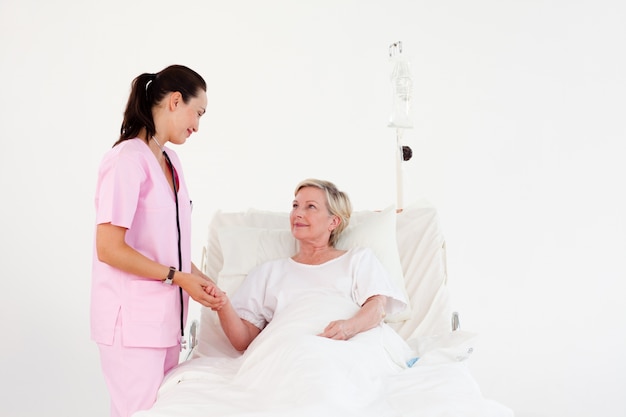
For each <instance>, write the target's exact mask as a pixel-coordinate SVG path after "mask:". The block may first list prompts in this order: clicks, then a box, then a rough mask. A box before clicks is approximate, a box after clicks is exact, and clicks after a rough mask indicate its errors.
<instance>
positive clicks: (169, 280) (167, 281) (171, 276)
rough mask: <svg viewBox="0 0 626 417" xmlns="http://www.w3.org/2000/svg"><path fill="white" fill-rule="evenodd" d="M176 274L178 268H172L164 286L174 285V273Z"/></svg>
mask: <svg viewBox="0 0 626 417" xmlns="http://www.w3.org/2000/svg"><path fill="white" fill-rule="evenodd" d="M175 272H176V268H174V267H173V266H170V271H169V272H168V273H167V278H165V280H164V281H163V283H164V284H167V285H172V283H173V282H174V273H175Z"/></svg>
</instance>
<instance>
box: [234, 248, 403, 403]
mask: <svg viewBox="0 0 626 417" xmlns="http://www.w3.org/2000/svg"><path fill="white" fill-rule="evenodd" d="M377 294H381V295H385V296H387V297H388V302H387V306H386V311H388V312H389V313H395V312H398V311H399V310H400V309H402V308H404V307H405V305H406V304H405V302H404V301H403V298H402V295H401V293H400V292H399V291H398V290H396V289H395V288H394V287H393V286H392V284H391V283H390V282H389V280H388V279H387V274H386V272H385V270H384V268H383V267H382V265H381V264H380V262H379V261H378V260H377V258H376V257H375V255H374V254H373V252H372V251H371V250H369V249H364V248H356V249H352V250H350V251H348V252H347V253H346V254H344V255H342V256H341V257H339V258H336V259H333V260H331V261H329V262H326V263H324V264H322V265H304V264H299V263H297V262H295V261H293V260H291V259H283V260H276V261H270V262H268V263H266V264H264V265H261V266H260V267H258V268H256V269H255V270H254V271H253V272H251V273H250V274H249V275H248V277H247V278H246V280H245V281H244V283H243V284H242V285H241V287H240V288H239V290H237V292H236V294H235V295H234V296H233V298H232V303H233V306H235V308H236V310H237V311H238V313H239V314H240V315H241V316H242V317H243V318H245V319H246V320H248V321H250V322H251V323H253V324H255V325H257V326H258V327H260V328H263V331H262V332H261V333H260V334H259V336H257V338H256V339H255V340H254V341H253V342H252V343H251V344H250V346H249V347H248V349H247V350H246V352H245V353H244V355H243V357H242V363H241V366H240V368H239V370H238V372H237V376H236V377H235V378H234V382H235V385H236V386H239V388H240V390H241V391H242V392H245V393H246V394H245V396H244V397H246V396H251V397H252V398H254V399H255V400H254V403H255V407H256V409H257V410H263V411H265V412H268V413H269V414H271V415H273V416H278V415H281V414H280V411H281V410H283V409H284V410H285V412H286V415H295V414H293V413H294V412H295V413H296V414H297V415H301V416H309V415H311V416H313V415H316V416H317V415H320V414H325V413H326V414H327V413H328V411H329V410H333V411H334V412H336V413H337V414H335V415H341V416H352V415H355V416H356V415H359V416H366V415H367V416H369V415H376V416H395V415H396V414H395V412H394V410H393V408H392V407H390V406H389V404H388V403H387V402H386V400H385V399H384V393H385V378H386V377H389V376H391V375H394V374H396V373H398V372H400V371H401V370H403V369H405V368H406V360H407V359H408V358H409V357H410V356H411V355H412V354H414V352H412V351H411V349H410V348H409V347H408V345H406V342H405V341H404V340H403V339H402V338H401V337H400V336H398V334H397V333H396V332H395V331H393V330H392V329H391V328H390V327H389V326H387V325H386V324H385V323H381V324H380V325H379V326H377V327H375V328H373V329H370V330H368V331H365V332H362V333H359V334H357V335H356V336H354V337H353V338H351V339H350V340H347V341H343V340H332V339H328V338H324V337H319V336H317V334H319V333H321V332H322V331H323V330H324V328H325V327H326V325H328V323H330V322H331V321H333V320H339V319H348V318H350V317H352V316H353V315H354V314H355V313H356V312H357V311H358V309H359V308H360V306H361V305H362V304H363V303H364V302H365V301H366V300H367V299H368V298H369V297H371V296H373V295H377ZM242 400H243V398H242ZM244 401H245V400H244ZM287 410H288V412H287Z"/></svg>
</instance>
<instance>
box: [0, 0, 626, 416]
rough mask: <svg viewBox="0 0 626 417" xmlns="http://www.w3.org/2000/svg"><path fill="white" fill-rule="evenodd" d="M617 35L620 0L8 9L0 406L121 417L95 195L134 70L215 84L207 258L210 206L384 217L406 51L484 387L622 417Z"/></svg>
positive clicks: (420, 136) (557, 409)
mask: <svg viewBox="0 0 626 417" xmlns="http://www.w3.org/2000/svg"><path fill="white" fill-rule="evenodd" d="M625 21H626V3H624V2H623V1H618V0H615V1H610V0H593V1H592V0H554V1H540V0H535V1H532V0H529V1H521V0H520V1H510V0H509V1H496V0H491V1H490V0H476V1H465V0H450V1H415V0H404V1H402V0H385V1H382V0H381V1H371V0H370V1H365V0H362V1H356V0H355V1H347V0H316V1H297V2H296V1H287V0H284V1H279V0H268V1H263V2H261V1H255V0H235V1H219V2H218V1H214V0H210V1H203V0H181V1H177V2H171V1H163V0H158V1H157V0H150V1H148V0H146V1H126V0H125V1H121V0H108V1H97V2H96V1H78V0H76V1H71V0H62V1H35V0H0V59H1V61H0V86H1V87H0V92H1V93H0V94H1V95H0V97H1V100H0V132H1V137H2V158H1V161H0V181H1V183H0V185H1V190H2V197H1V205H0V210H1V214H2V215H1V216H0V236H1V237H0V244H1V251H0V256H1V260H2V274H1V277H2V279H1V282H2V284H1V285H0V288H1V289H0V312H1V318H2V320H1V324H0V326H1V327H0V330H1V331H2V334H3V343H2V347H1V348H0V349H1V350H0V370H1V372H2V374H1V375H2V389H1V390H0V414H1V415H2V416H12V417H19V416H43V415H48V416H64V417H66V416H87V415H88V416H92V417H104V416H107V415H108V394H107V392H106V388H105V385H104V382H103V379H102V376H101V373H100V365H99V357H98V352H97V348H96V345H95V344H94V343H93V342H91V341H90V339H89V325H88V324H89V322H88V312H89V291H90V266H91V255H92V239H93V220H94V209H93V193H94V188H95V180H96V171H97V167H98V164H99V161H100V158H101V156H102V154H103V153H104V152H106V150H107V149H109V148H110V147H111V145H112V144H113V142H114V141H115V140H116V139H117V136H118V134H119V126H120V123H121V117H122V111H123V109H124V105H125V103H126V99H127V96H128V92H129V86H130V82H131V80H132V79H133V78H134V77H135V76H137V75H138V74H140V73H142V72H156V71H158V70H160V69H162V68H163V67H165V66H166V65H169V64H173V63H179V64H185V65H188V66H190V67H192V68H194V69H195V70H197V71H198V72H200V73H201V74H202V75H203V76H204V78H205V79H206V81H207V84H208V97H209V104H208V109H207V114H206V115H205V116H204V117H203V119H202V121H201V126H200V127H201V128H200V131H199V132H198V133H197V134H195V135H193V136H192V137H191V139H190V140H189V141H188V142H187V144H186V145H184V146H181V147H177V148H176V151H177V152H178V153H179V155H180V157H181V158H182V160H183V164H184V167H185V174H186V176H187V179H188V181H187V182H188V186H189V188H190V190H191V193H192V198H193V201H194V213H193V224H194V227H195V228H194V235H193V244H194V252H193V258H194V261H195V262H196V263H199V262H200V255H201V251H202V245H203V244H204V241H205V238H206V229H207V226H208V223H209V220H210V217H211V215H212V214H213V213H214V211H215V210H217V209H225V210H245V209H247V208H249V207H255V208H259V209H271V210H285V211H286V210H288V209H289V205H290V201H291V198H292V190H293V187H294V186H295V184H296V183H297V182H298V181H300V180H301V179H304V178H306V177H318V178H324V179H329V180H332V181H334V182H335V183H336V184H337V185H338V186H339V187H340V188H342V189H344V190H346V191H348V192H349V194H350V196H351V198H352V200H353V203H354V205H355V208H356V209H358V210H360V209H381V208H384V207H386V206H388V205H389V204H393V203H394V201H395V171H394V169H395V168H394V163H395V161H394V152H395V149H394V147H395V132H394V131H393V129H390V128H387V127H386V126H387V121H388V117H389V114H390V108H391V85H390V82H389V75H390V72H391V66H390V63H389V62H388V59H387V58H388V54H387V53H388V47H389V45H390V44H391V43H393V42H396V41H402V42H403V45H404V56H405V57H407V58H408V59H409V60H410V62H411V68H412V74H413V82H414V89H413V91H414V100H413V107H412V117H413V121H414V123H415V128H414V129H412V130H410V131H407V132H406V134H405V143H406V144H407V145H409V146H411V147H412V149H413V152H414V157H413V159H411V160H410V161H409V162H407V163H405V164H404V167H405V168H404V170H405V175H406V178H405V187H406V191H405V202H406V203H410V202H412V201H414V200H417V199H419V198H427V199H428V200H430V201H431V202H432V203H433V204H434V205H436V206H437V207H438V209H439V213H440V217H441V222H442V227H443V229H444V233H445V235H446V239H447V245H448V263H449V264H448V270H449V279H450V286H451V289H452V295H453V300H454V303H455V308H456V309H457V310H459V311H460V312H461V324H462V327H463V329H464V330H467V331H473V332H476V333H478V334H479V338H478V342H477V344H476V347H475V353H474V354H473V356H472V357H471V358H470V360H469V366H470V368H471V370H472V372H473V374H474V375H475V377H476V379H477V380H478V382H479V384H480V386H481V388H482V390H483V393H484V395H485V396H486V397H488V398H491V399H494V400H497V401H499V402H501V403H503V404H505V405H507V406H509V407H511V408H512V409H513V410H514V411H515V413H516V415H517V416H518V417H554V416H568V417H582V416H603V417H610V416H624V415H626V405H625V403H624V400H623V391H624V387H626V361H625V360H624V352H626V336H625V330H626V326H625V325H624V317H626V311H625V308H624V307H623V294H624V291H623V289H622V281H623V280H624V278H626V269H625V267H624V256H625V253H626V226H625V212H626V210H625V209H626V204H625V195H624V194H625V193H624V188H625V187H624V179H625V178H626V168H625V167H624V166H625V165H624V153H625V152H624V150H623V147H624V146H623V144H624V139H625V138H626V128H625V126H624V116H625V114H626V99H625V97H626V82H625V81H626V55H625V53H624V52H625V51H626V29H625V28H626V25H625V24H624V22H625Z"/></svg>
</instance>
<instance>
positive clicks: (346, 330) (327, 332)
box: [318, 320, 356, 340]
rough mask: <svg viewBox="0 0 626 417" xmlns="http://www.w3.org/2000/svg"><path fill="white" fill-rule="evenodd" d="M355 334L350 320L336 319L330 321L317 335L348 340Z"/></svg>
mask: <svg viewBox="0 0 626 417" xmlns="http://www.w3.org/2000/svg"><path fill="white" fill-rule="evenodd" d="M355 334H356V332H355V331H354V329H353V327H352V325H351V322H350V320H336V321H331V322H330V323H329V324H328V326H326V328H325V329H324V331H323V332H322V333H320V334H318V336H321V337H327V338H329V339H334V340H348V339H350V338H351V337H352V336H354V335H355Z"/></svg>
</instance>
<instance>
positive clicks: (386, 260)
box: [217, 206, 411, 322]
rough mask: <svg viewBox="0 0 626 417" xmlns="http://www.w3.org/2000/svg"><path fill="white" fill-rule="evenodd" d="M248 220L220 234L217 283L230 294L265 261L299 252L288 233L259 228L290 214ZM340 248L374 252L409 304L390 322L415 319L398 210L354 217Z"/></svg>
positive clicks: (265, 214)
mask: <svg viewBox="0 0 626 417" xmlns="http://www.w3.org/2000/svg"><path fill="white" fill-rule="evenodd" d="M244 217H246V218H247V219H246V220H248V221H245V220H244V224H245V226H223V227H221V228H219V229H218V231H217V233H218V238H219V243H220V245H221V248H222V256H223V266H222V269H221V271H220V272H219V275H218V278H217V283H218V285H219V286H220V288H221V289H222V290H224V291H226V292H227V293H230V294H233V293H234V292H235V291H236V290H237V288H238V287H239V285H240V284H241V282H242V281H243V279H244V278H245V276H246V274H247V273H248V272H249V271H250V269H251V268H253V267H254V266H256V265H259V264H261V263H263V262H265V261H269V260H273V259H278V258H288V257H291V256H293V255H294V254H295V253H296V252H297V248H298V246H297V241H296V239H295V238H294V237H293V235H292V234H291V231H290V230H288V229H274V228H267V227H255V225H263V226H270V227H271V226H277V225H279V224H281V225H282V224H283V223H282V219H283V218H286V219H288V215H287V214H283V213H275V212H263V211H254V210H252V211H249V212H248V213H247V214H246V216H244ZM252 219H254V221H251V220H252ZM268 219H269V222H268ZM268 223H270V224H268ZM287 226H288V222H287ZM336 246H337V248H339V249H350V248H353V247H357V246H360V247H369V248H370V249H372V251H373V252H374V254H375V255H376V256H377V257H378V259H379V260H380V262H381V263H382V264H383V266H384V267H385V268H386V269H387V271H388V273H389V277H390V280H391V282H392V284H393V285H395V286H396V287H397V288H398V289H399V290H400V291H401V293H402V294H403V295H404V297H405V300H406V302H407V308H406V309H405V310H404V311H402V312H400V313H396V314H393V315H389V316H387V317H386V321H387V322H400V321H404V320H406V319H408V318H409V317H410V316H411V308H410V305H408V303H409V297H408V294H407V291H406V288H405V285H404V277H403V274H402V266H401V263H400V256H399V254H398V247H397V243H396V210H395V207H394V206H390V207H388V208H386V209H385V210H383V211H380V212H365V211H363V212H355V213H353V215H352V218H351V220H350V225H349V226H348V228H347V229H346V230H344V232H343V233H342V234H341V236H340V237H339V240H338V242H337V245H336Z"/></svg>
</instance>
